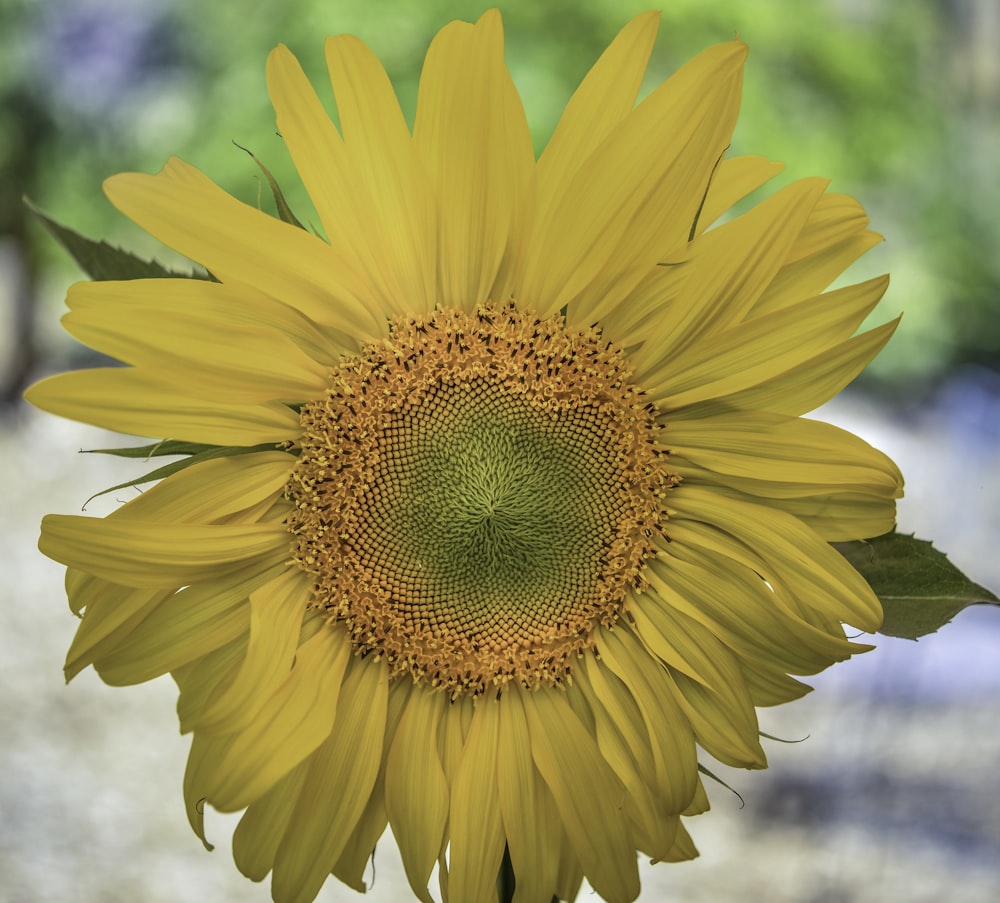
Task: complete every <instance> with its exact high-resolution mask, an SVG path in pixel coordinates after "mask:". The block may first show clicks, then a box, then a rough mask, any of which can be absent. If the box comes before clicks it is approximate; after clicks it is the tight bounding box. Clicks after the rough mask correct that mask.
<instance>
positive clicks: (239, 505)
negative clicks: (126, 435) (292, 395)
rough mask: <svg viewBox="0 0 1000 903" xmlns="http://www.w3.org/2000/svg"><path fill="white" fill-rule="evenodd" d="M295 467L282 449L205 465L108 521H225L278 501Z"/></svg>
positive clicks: (177, 475)
mask: <svg viewBox="0 0 1000 903" xmlns="http://www.w3.org/2000/svg"><path fill="white" fill-rule="evenodd" d="M294 463H295V459H294V458H293V457H292V456H291V455H289V454H287V453H285V452H279V451H273V452H271V451H266V452H255V453H253V454H246V455H232V456H230V457H227V458H212V459H210V460H208V461H201V462H199V463H198V464H192V465H190V466H189V467H186V468H184V469H183V470H181V471H178V472H177V473H175V474H171V475H170V476H169V477H167V478H166V479H164V480H160V481H159V482H158V483H156V484H154V485H153V486H152V487H151V488H149V489H147V490H146V491H145V492H143V493H142V494H141V495H137V496H136V497H135V498H133V499H131V500H130V501H128V502H126V503H125V504H124V505H122V507H121V508H118V509H117V510H115V511H113V512H112V513H111V514H109V515H108V517H109V518H110V519H111V520H116V521H143V522H156V523H163V524H170V523H178V522H179V523H188V524H196V523H206V522H212V521H221V520H223V519H224V518H227V517H229V516H231V515H233V514H236V513H237V512H243V511H246V510H248V509H252V508H253V507H254V506H256V505H258V504H259V503H261V502H267V501H269V500H271V501H273V500H275V499H276V497H277V496H278V495H279V494H280V493H281V491H282V487H283V486H284V485H285V483H286V482H287V481H288V474H289V472H290V471H291V469H292V466H293V465H294Z"/></svg>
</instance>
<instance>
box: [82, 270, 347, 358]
mask: <svg viewBox="0 0 1000 903" xmlns="http://www.w3.org/2000/svg"><path fill="white" fill-rule="evenodd" d="M66 306H67V307H68V308H69V309H70V310H71V311H73V312H74V313H76V314H80V315H82V316H86V315H88V314H90V313H95V314H100V315H105V316H109V317H110V316H113V315H114V314H117V313H123V312H125V311H128V310H135V311H140V310H141V311H150V312H156V313H161V314H162V313H165V312H172V313H174V314H176V315H177V316H178V317H181V318H184V319H191V320H196V321H198V322H200V323H206V324H207V323H214V324H215V329H216V331H217V333H222V332H224V330H225V329H227V328H228V327H229V326H231V325H234V326H239V327H245V326H251V327H256V328H261V329H266V330H270V331H275V332H280V333H283V334H284V335H286V336H287V337H288V338H289V339H291V340H292V341H293V342H294V343H295V344H296V345H297V346H298V347H299V348H301V349H302V350H303V351H304V352H305V353H306V354H308V355H309V356H310V357H311V358H312V359H313V360H316V361H319V362H320V363H323V364H326V365H330V364H332V363H334V362H336V361H337V360H338V359H339V358H340V356H341V355H342V354H344V353H347V352H350V351H351V350H352V349H353V348H354V343H353V342H351V344H350V345H349V346H348V345H344V344H342V343H338V342H337V341H336V337H335V333H334V331H333V330H330V329H328V328H326V327H323V326H321V325H319V324H318V323H315V322H314V321H313V320H310V319H309V317H307V316H306V315H305V314H303V313H302V312H301V311H300V310H297V309H296V308H294V307H292V306H291V305H289V304H286V303H285V302H284V301H280V300H278V299H277V298H272V297H271V296H270V295H266V294H264V293H263V292H262V291H260V290H259V289H257V288H255V287H254V286H252V285H247V284H246V283H241V282H230V283H228V284H226V285H223V284H222V283H221V282H210V281H208V280H206V279H126V280H123V281H113V280H102V281H98V282H77V283H75V284H74V285H71V286H70V288H69V291H68V292H67V294H66Z"/></svg>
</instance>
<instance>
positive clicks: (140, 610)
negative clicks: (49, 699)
mask: <svg viewBox="0 0 1000 903" xmlns="http://www.w3.org/2000/svg"><path fill="white" fill-rule="evenodd" d="M71 575H73V576H72V577H71ZM71 583H72V584H73V587H72V589H71ZM66 588H67V592H68V594H69V596H70V599H72V600H74V601H75V602H76V603H77V604H78V605H80V606H81V607H82V606H86V612H85V614H84V616H83V621H82V622H81V623H80V626H79V627H78V628H77V631H76V635H75V636H74V637H73V642H72V644H71V645H70V647H69V652H67V653H66V664H65V666H64V667H63V672H64V674H65V675H66V680H67V681H69V680H72V679H73V678H74V677H75V676H76V675H77V674H79V673H80V672H81V671H82V670H83V669H84V668H86V667H87V666H88V665H92V664H93V663H94V661H95V660H96V659H98V658H100V657H101V656H103V655H107V654H108V653H109V652H110V651H111V650H113V649H115V648H117V647H118V646H119V644H120V643H121V642H122V641H123V640H124V639H125V638H127V637H128V635H129V634H130V633H131V632H132V631H133V630H134V629H135V627H136V625H137V624H140V623H141V622H142V621H143V620H144V619H145V618H146V617H147V616H148V614H149V612H150V611H151V610H153V609H155V608H156V606H158V605H159V604H160V603H161V602H162V601H163V600H164V599H166V598H167V597H168V596H170V594H171V592H172V590H169V589H168V590H163V589H149V588H143V589H136V588H135V587H131V586H121V585H119V584H117V583H110V582H109V581H107V580H102V579H101V578H99V577H94V576H93V575H92V574H84V573H83V572H81V571H77V570H75V569H70V570H69V571H67V574H66Z"/></svg>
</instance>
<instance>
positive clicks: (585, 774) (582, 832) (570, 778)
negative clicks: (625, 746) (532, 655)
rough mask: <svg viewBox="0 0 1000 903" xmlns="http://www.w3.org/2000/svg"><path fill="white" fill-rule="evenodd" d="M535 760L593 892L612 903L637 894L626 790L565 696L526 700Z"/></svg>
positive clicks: (535, 695)
mask: <svg viewBox="0 0 1000 903" xmlns="http://www.w3.org/2000/svg"><path fill="white" fill-rule="evenodd" d="M522 699H523V701H524V710H525V714H526V715H527V719H528V728H529V730H530V731H531V755H532V758H533V759H534V760H535V767H536V768H537V769H538V772H539V774H541V776H542V778H543V780H544V781H545V784H546V785H547V786H548V788H549V790H550V791H551V793H552V796H553V798H554V799H555V803H556V806H557V808H558V810H559V815H560V818H561V820H562V824H563V828H564V830H565V831H566V834H567V836H568V838H569V842H570V844H571V845H572V848H573V851H574V852H575V854H576V857H577V859H578V860H579V862H580V864H581V865H582V867H583V872H584V874H585V875H586V876H587V880H588V881H590V883H591V885H592V886H593V888H594V890H596V891H597V893H598V894H600V895H601V897H603V898H604V899H605V900H607V901H609V903H628V901H631V900H634V899H635V898H636V897H637V896H638V895H639V873H638V869H637V867H636V859H635V848H634V847H633V846H632V840H631V836H630V833H629V831H628V828H627V826H626V824H625V821H624V818H623V814H622V812H621V811H620V809H619V805H620V801H621V794H622V786H621V784H620V782H619V781H618V778H617V777H616V776H615V774H614V772H613V771H612V769H611V767H610V766H609V765H608V763H607V762H605V761H604V759H603V757H602V756H601V753H600V750H599V749H598V747H597V743H596V741H595V740H594V738H593V737H592V736H591V735H590V734H589V733H588V732H587V730H586V729H585V728H584V727H583V725H582V724H581V723H580V721H579V719H578V717H577V716H576V714H575V713H574V712H573V710H572V708H571V707H570V704H569V702H568V701H567V699H566V697H565V695H564V694H563V693H561V692H560V691H558V690H548V689H545V690H542V691H541V692H538V693H532V694H530V695H527V694H525V695H523V696H522Z"/></svg>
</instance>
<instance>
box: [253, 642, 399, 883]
mask: <svg viewBox="0 0 1000 903" xmlns="http://www.w3.org/2000/svg"><path fill="white" fill-rule="evenodd" d="M339 639H340V640H341V641H342V642H343V643H344V645H345V646H346V637H339ZM388 690H389V681H388V671H387V669H386V667H385V663H384V662H377V661H373V660H372V659H371V658H366V659H362V658H352V659H351V662H350V667H349V668H348V672H347V676H346V677H345V679H344V684H343V688H342V689H341V693H340V700H339V704H338V705H337V720H336V722H335V723H334V725H333V730H332V731H330V733H329V736H328V737H327V739H326V740H325V742H324V743H323V745H322V746H321V747H320V748H319V749H317V750H316V752H315V754H314V755H313V756H312V761H311V763H310V765H309V771H308V773H307V774H306V779H305V783H304V784H303V786H302V792H301V794H300V795H299V800H298V803H297V804H296V806H295V812H294V813H293V815H292V818H291V821H290V825H289V830H288V832H287V833H286V834H285V836H284V838H283V839H282V841H281V845H280V846H279V847H278V852H277V855H276V856H275V860H274V876H273V878H272V880H271V893H272V895H273V897H274V899H275V900H282V901H286V903H309V901H311V900H313V899H314V898H315V896H316V894H317V893H318V892H319V889H320V887H321V886H322V885H323V882H324V881H325V880H326V878H327V877H328V876H329V874H330V872H331V871H332V869H333V867H334V865H335V864H336V862H337V860H338V859H339V858H340V853H341V851H342V850H343V849H344V847H345V845H346V844H347V841H348V839H349V837H350V835H351V832H352V831H353V830H354V828H355V826H356V825H357V823H358V819H359V818H360V817H361V814H362V812H363V811H364V810H365V807H366V805H367V803H368V799H369V797H370V795H371V792H372V788H373V787H374V785H375V779H376V776H377V775H378V772H379V768H380V765H381V762H382V743H383V740H384V738H385V728H386V705H387V701H388ZM324 702H325V700H324V697H323V696H320V697H319V698H318V699H317V700H316V703H317V704H319V705H322V704H324Z"/></svg>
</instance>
